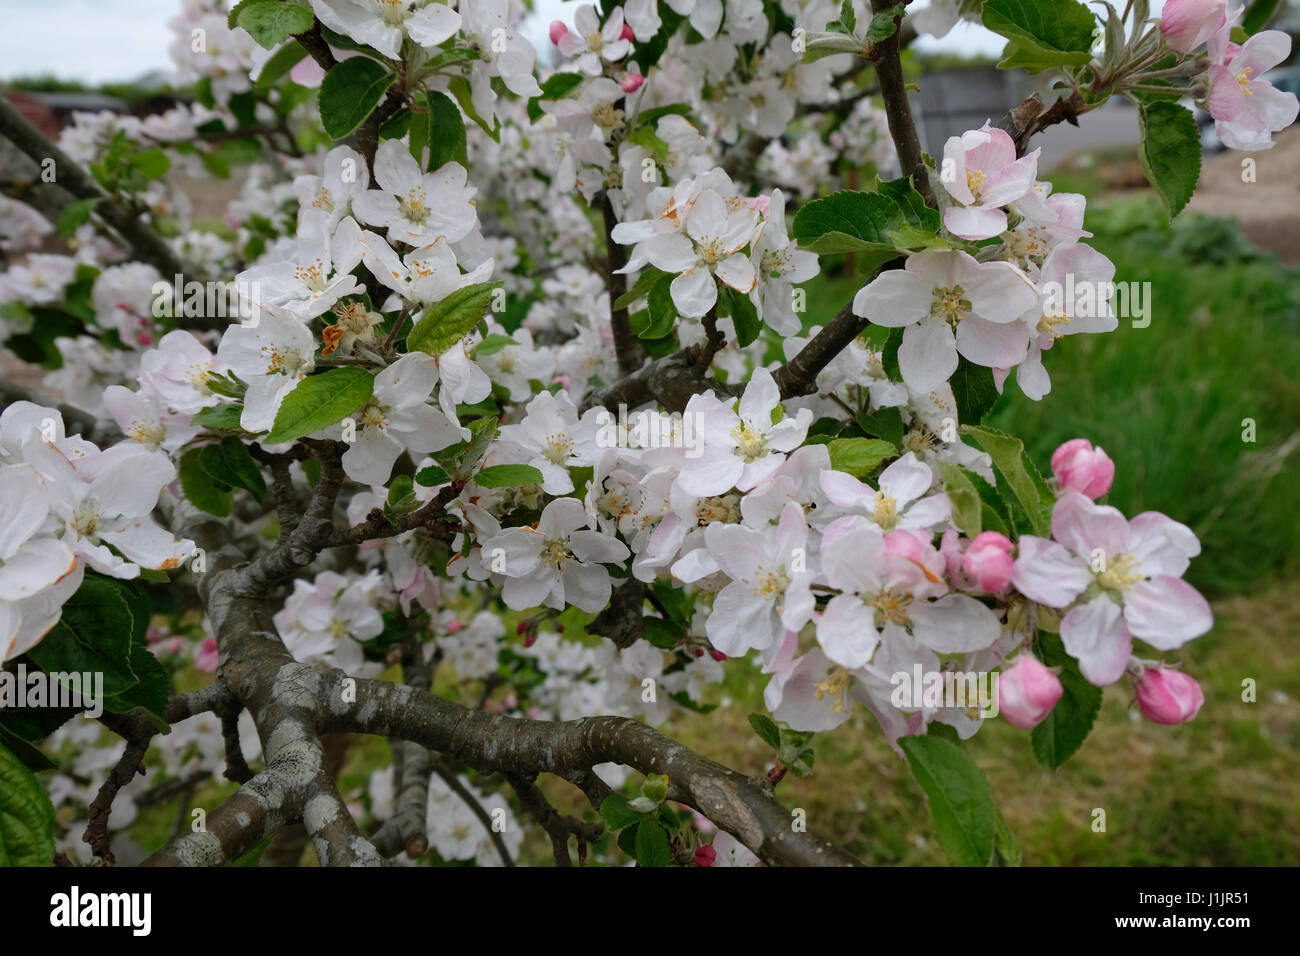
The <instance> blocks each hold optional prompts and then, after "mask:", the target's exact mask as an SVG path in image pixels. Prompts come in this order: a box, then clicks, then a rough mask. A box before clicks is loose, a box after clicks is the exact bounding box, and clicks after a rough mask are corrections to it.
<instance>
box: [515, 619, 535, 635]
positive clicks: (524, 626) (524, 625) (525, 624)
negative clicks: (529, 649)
mask: <svg viewBox="0 0 1300 956" xmlns="http://www.w3.org/2000/svg"><path fill="white" fill-rule="evenodd" d="M531 624H532V622H531V621H528V620H523V621H520V622H519V623H518V624H516V625H515V633H516V634H526V633H527V632H528V629H529V627H530V625H531Z"/></svg>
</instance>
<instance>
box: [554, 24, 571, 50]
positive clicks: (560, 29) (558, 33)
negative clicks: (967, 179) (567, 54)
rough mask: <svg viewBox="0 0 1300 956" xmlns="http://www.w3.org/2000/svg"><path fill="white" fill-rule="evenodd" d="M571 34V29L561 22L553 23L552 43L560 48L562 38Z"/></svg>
mask: <svg viewBox="0 0 1300 956" xmlns="http://www.w3.org/2000/svg"><path fill="white" fill-rule="evenodd" d="M568 32H569V28H568V27H566V26H565V25H564V22H563V21H561V20H552V21H551V42H552V43H554V44H555V45H556V46H559V43H560V38H561V37H563V36H564V35H565V34H566V33H568Z"/></svg>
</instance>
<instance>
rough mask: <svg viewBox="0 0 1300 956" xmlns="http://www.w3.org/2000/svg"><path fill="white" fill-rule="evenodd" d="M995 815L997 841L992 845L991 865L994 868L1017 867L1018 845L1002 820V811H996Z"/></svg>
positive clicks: (1018, 862) (1019, 858)
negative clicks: (996, 814) (992, 864)
mask: <svg viewBox="0 0 1300 956" xmlns="http://www.w3.org/2000/svg"><path fill="white" fill-rule="evenodd" d="M997 813H998V816H997V819H996V820H995V821H994V824H995V825H996V827H997V829H996V834H997V840H996V842H995V843H994V845H993V863H994V865H995V866H1019V865H1020V860H1021V857H1020V844H1019V843H1017V842H1016V838H1015V836H1014V835H1013V834H1012V833H1011V828H1010V827H1008V826H1007V821H1006V820H1004V819H1003V818H1002V811H1001V810H998V811H997Z"/></svg>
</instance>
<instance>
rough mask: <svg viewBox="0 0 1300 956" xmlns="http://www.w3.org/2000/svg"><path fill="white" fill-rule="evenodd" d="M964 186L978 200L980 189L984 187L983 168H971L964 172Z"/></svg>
mask: <svg viewBox="0 0 1300 956" xmlns="http://www.w3.org/2000/svg"><path fill="white" fill-rule="evenodd" d="M966 188H967V189H969V190H970V194H971V195H972V196H973V197H975V201H976V202H979V201H980V190H981V189H983V188H984V170H982V169H972V170H968V171H967V173H966Z"/></svg>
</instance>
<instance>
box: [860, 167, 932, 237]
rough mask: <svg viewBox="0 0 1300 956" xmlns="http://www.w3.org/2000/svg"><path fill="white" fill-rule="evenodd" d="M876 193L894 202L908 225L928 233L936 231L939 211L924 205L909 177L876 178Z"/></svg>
mask: <svg viewBox="0 0 1300 956" xmlns="http://www.w3.org/2000/svg"><path fill="white" fill-rule="evenodd" d="M876 191H877V192H878V193H880V194H881V195H882V196H885V197H888V198H889V199H892V200H893V201H894V203H895V204H896V205H897V206H898V209H899V212H901V213H902V214H903V218H904V219H905V220H907V224H908V225H911V226H915V227H916V228H917V229H921V230H923V231H925V232H930V233H933V232H935V231H937V230H938V228H939V222H940V216H939V210H937V209H931V208H930V207H929V206H927V205H926V204H925V199H924V198H923V197H922V196H921V194H920V193H919V192H917V191H916V186H915V185H914V184H913V183H912V177H911V176H900V177H899V178H898V179H881V178H880V177H878V176H877V177H876Z"/></svg>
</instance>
